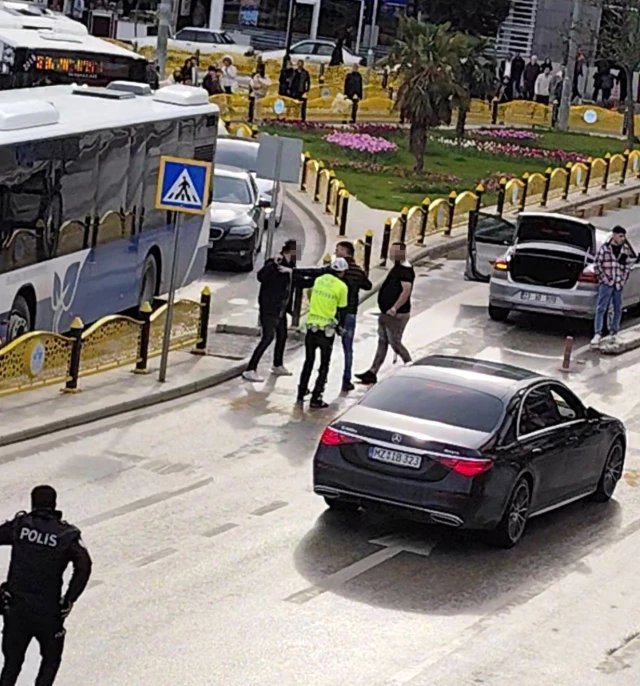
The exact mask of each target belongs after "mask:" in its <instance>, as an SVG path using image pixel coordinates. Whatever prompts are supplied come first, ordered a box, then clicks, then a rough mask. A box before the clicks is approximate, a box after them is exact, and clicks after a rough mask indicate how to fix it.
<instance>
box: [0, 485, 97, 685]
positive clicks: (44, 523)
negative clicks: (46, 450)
mask: <svg viewBox="0 0 640 686" xmlns="http://www.w3.org/2000/svg"><path fill="white" fill-rule="evenodd" d="M31 507H32V511H31V512H29V513H26V512H19V513H18V514H17V515H16V516H15V518H14V519H12V520H11V521H8V522H5V523H4V524H2V525H1V526H0V545H10V546H11V563H10V565H9V575H8V577H7V581H6V583H5V584H3V585H2V586H1V587H0V589H1V590H0V609H1V610H2V614H3V615H4V628H3V632H2V652H3V655H4V667H3V669H2V674H1V675H0V686H14V685H15V683H16V682H17V681H18V676H19V674H20V670H21V669H22V663H23V662H24V657H25V654H26V652H27V648H28V647H29V643H31V640H32V639H33V638H35V639H36V640H37V641H38V643H39V644H40V653H41V655H42V662H41V664H40V671H39V672H38V676H37V678H36V682H35V684H36V686H51V684H53V682H54V680H55V678H56V674H57V673H58V669H59V667H60V662H61V660H62V651H63V648H64V637H65V633H66V631H65V629H64V620H65V619H66V617H67V616H68V615H69V613H70V612H71V609H72V608H73V605H74V603H75V602H76V600H78V598H79V597H80V596H81V595H82V592H83V591H84V589H85V588H86V586H87V583H88V581H89V577H90V576H91V558H90V557H89V553H88V552H87V549H86V548H85V547H84V545H83V544H82V539H81V537H80V530H79V529H77V528H76V527H75V526H72V525H71V524H67V522H65V521H64V520H63V519H62V513H61V512H59V511H58V510H56V492H55V490H54V489H53V488H52V487H51V486H36V488H34V489H33V491H32V492H31ZM69 563H71V564H72V565H73V576H72V577H71V581H70V582H69V587H68V588H67V592H66V594H65V595H64V597H63V596H62V577H63V574H64V571H65V569H66V568H67V565H68V564H69Z"/></svg>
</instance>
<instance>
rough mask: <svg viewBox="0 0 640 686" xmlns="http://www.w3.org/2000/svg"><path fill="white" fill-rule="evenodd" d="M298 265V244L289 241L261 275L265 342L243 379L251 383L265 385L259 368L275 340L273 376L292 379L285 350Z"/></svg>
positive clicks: (251, 360)
mask: <svg viewBox="0 0 640 686" xmlns="http://www.w3.org/2000/svg"><path fill="white" fill-rule="evenodd" d="M295 264H296V242H295V241H294V240H288V241H287V242H286V243H285V244H284V245H283V246H282V250H281V251H280V254H279V255H277V256H276V257H275V258H274V259H270V260H267V261H266V262H265V263H264V267H262V269H261V270H260V271H259V272H258V281H259V282H260V294H259V295H258V305H259V306H260V328H261V329H262V338H261V339H260V342H259V343H258V345H257V347H256V349H255V350H254V351H253V355H252V356H251V359H250V360H249V366H248V367H247V369H246V371H245V372H244V374H243V375H242V376H243V378H244V379H246V380H247V381H252V382H254V383H260V382H261V381H264V379H262V377H260V376H259V375H258V365H259V364H260V360H261V358H262V356H263V355H264V353H265V352H266V350H267V348H268V347H269V346H270V345H271V343H272V341H273V339H274V338H275V339H276V347H275V351H274V354H273V368H272V370H271V371H272V372H273V373H274V374H276V375H277V376H291V372H290V371H289V370H288V369H287V368H286V367H285V366H284V347H285V345H286V343H287V307H288V305H289V299H290V298H291V291H292V286H293V269H294V267H295Z"/></svg>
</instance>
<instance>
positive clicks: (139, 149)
mask: <svg viewBox="0 0 640 686" xmlns="http://www.w3.org/2000/svg"><path fill="white" fill-rule="evenodd" d="M145 157H146V143H145V125H144V124H137V125H136V126H134V127H132V129H131V152H130V154H129V169H128V170H127V196H126V200H125V213H126V216H127V221H128V222H129V229H128V231H129V234H128V235H136V234H138V233H140V231H142V217H143V214H142V204H143V203H142V197H143V192H144V183H145V179H144V173H145V169H144V165H145Z"/></svg>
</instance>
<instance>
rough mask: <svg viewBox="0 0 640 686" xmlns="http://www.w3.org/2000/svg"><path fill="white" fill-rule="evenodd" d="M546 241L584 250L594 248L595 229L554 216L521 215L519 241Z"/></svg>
mask: <svg viewBox="0 0 640 686" xmlns="http://www.w3.org/2000/svg"><path fill="white" fill-rule="evenodd" d="M534 241H544V242H546V243H562V244H563V245H572V246H575V247H576V248H582V249H583V250H587V251H589V250H592V249H593V229H592V228H591V226H589V225H587V224H578V223H577V222H575V221H571V220H568V219H567V220H563V219H556V218H554V217H548V218H547V217H520V220H519V222H518V243H531V242H534Z"/></svg>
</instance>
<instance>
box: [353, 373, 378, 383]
mask: <svg viewBox="0 0 640 686" xmlns="http://www.w3.org/2000/svg"><path fill="white" fill-rule="evenodd" d="M356 379H358V380H359V381H360V383H362V384H364V385H365V386H373V385H374V384H377V383H378V377H377V376H376V375H375V374H374V373H373V372H364V373H363V374H356Z"/></svg>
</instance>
